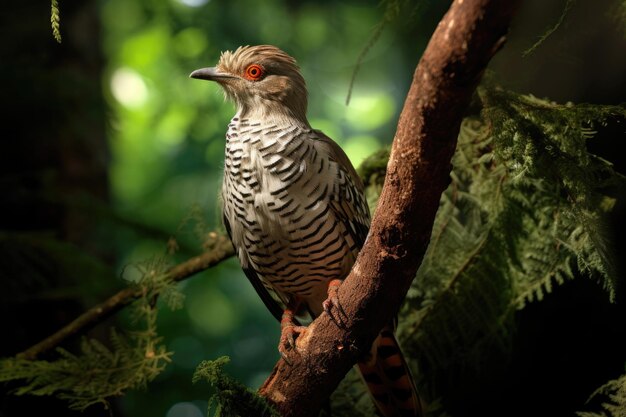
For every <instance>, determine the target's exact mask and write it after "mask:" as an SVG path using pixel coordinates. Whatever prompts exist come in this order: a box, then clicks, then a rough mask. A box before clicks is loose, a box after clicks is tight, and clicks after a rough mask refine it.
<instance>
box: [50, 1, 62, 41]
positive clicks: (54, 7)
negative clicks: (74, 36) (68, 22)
mask: <svg viewBox="0 0 626 417" xmlns="http://www.w3.org/2000/svg"><path fill="white" fill-rule="evenodd" d="M60 22H61V12H60V10H59V0H52V4H51V7H50V23H51V24H52V35H54V39H55V40H56V41H57V42H58V43H61V23H60Z"/></svg>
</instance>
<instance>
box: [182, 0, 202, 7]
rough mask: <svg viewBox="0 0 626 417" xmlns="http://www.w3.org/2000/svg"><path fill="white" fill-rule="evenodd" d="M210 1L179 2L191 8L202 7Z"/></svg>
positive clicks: (186, 0)
mask: <svg viewBox="0 0 626 417" xmlns="http://www.w3.org/2000/svg"><path fill="white" fill-rule="evenodd" d="M209 1H210V0H178V2H179V3H182V4H184V5H185V6H189V7H200V6H204V5H205V4H207V3H208V2H209Z"/></svg>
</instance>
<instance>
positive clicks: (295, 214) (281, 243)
mask: <svg viewBox="0 0 626 417" xmlns="http://www.w3.org/2000/svg"><path fill="white" fill-rule="evenodd" d="M347 161H348V160H347V157H346V155H345V153H344V152H343V151H342V150H341V148H339V147H338V146H337V145H336V144H335V143H334V142H332V140H331V139H329V138H328V137H327V136H325V135H324V134H323V133H321V132H320V131H317V130H313V129H311V128H309V127H308V126H306V125H298V124H288V125H281V124H280V123H279V122H278V123H269V124H268V123H267V122H265V121H255V120H253V119H252V120H251V119H248V118H241V117H240V116H235V117H234V118H233V119H232V121H231V123H230V125H229V127H228V132H227V134H226V153H225V165H224V182H223V187H222V198H223V204H224V220H225V223H226V224H228V225H229V226H228V228H229V234H230V236H231V239H232V241H233V245H234V246H235V248H236V250H237V254H238V256H239V259H240V261H241V264H242V267H243V268H244V269H245V270H246V271H247V274H248V277H249V278H250V279H251V280H255V279H260V280H261V282H262V283H263V287H264V288H262V287H260V286H259V285H258V283H253V284H255V288H256V289H257V291H263V289H266V290H269V291H271V292H274V293H276V294H277V295H278V297H279V299H280V300H282V302H283V303H284V304H285V305H287V304H288V301H289V300H290V298H291V297H293V296H297V297H298V298H299V299H301V300H302V301H304V302H305V303H306V307H307V309H308V310H309V311H310V312H311V313H313V315H314V316H317V315H319V313H320V312H321V306H322V302H323V301H324V299H325V298H326V290H327V287H328V285H327V283H328V281H330V280H332V279H338V278H339V279H341V278H344V277H345V276H347V275H348V273H349V272H350V268H351V267H352V265H353V264H354V261H355V259H356V256H357V254H358V251H359V250H360V248H361V246H362V245H363V242H364V240H365V237H366V235H367V230H368V227H369V219H370V217H369V209H368V206H367V202H366V200H365V197H364V194H363V185H362V183H361V180H360V179H359V177H358V175H356V172H354V169H353V168H352V165H350V164H349V163H348V165H346V162H347ZM261 296H262V298H263V300H264V301H265V303H266V305H267V304H268V303H269V304H272V301H269V298H268V296H267V294H261ZM268 308H270V310H271V311H272V312H273V313H274V314H275V315H277V316H278V317H280V314H281V313H282V309H277V308H276V307H274V306H271V305H268ZM283 309H284V307H283Z"/></svg>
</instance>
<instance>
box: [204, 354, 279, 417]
mask: <svg viewBox="0 0 626 417" xmlns="http://www.w3.org/2000/svg"><path fill="white" fill-rule="evenodd" d="M228 362H230V359H229V358H228V357H226V356H222V357H220V358H218V359H216V360H213V361H202V363H201V364H200V365H198V367H197V368H196V371H195V372H194V374H193V379H192V381H193V382H194V383H196V382H198V381H201V380H205V381H207V382H208V383H209V384H211V385H212V386H214V387H215V388H216V390H217V393H216V394H215V395H213V396H212V397H211V398H210V399H209V409H208V415H211V406H212V405H213V403H215V404H216V405H215V413H214V414H213V416H214V417H239V416H259V417H278V412H277V411H276V410H275V409H274V408H273V407H272V406H271V405H270V404H269V403H268V402H267V400H266V399H265V398H263V397H261V396H259V395H258V394H256V393H255V392H253V391H251V390H250V389H249V388H248V387H246V386H245V385H243V384H242V383H240V382H239V381H237V380H235V379H233V378H231V377H230V376H228V375H227V374H225V373H224V371H223V369H222V368H223V367H224V365H226V364H227V363H228Z"/></svg>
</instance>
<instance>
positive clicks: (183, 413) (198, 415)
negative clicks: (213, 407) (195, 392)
mask: <svg viewBox="0 0 626 417" xmlns="http://www.w3.org/2000/svg"><path fill="white" fill-rule="evenodd" d="M165 416H166V417H204V413H203V412H202V410H200V408H199V407H198V406H197V405H195V404H194V403H188V402H182V403H176V404H174V405H173V406H171V407H170V409H169V410H168V411H167V414H166V415H165Z"/></svg>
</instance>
